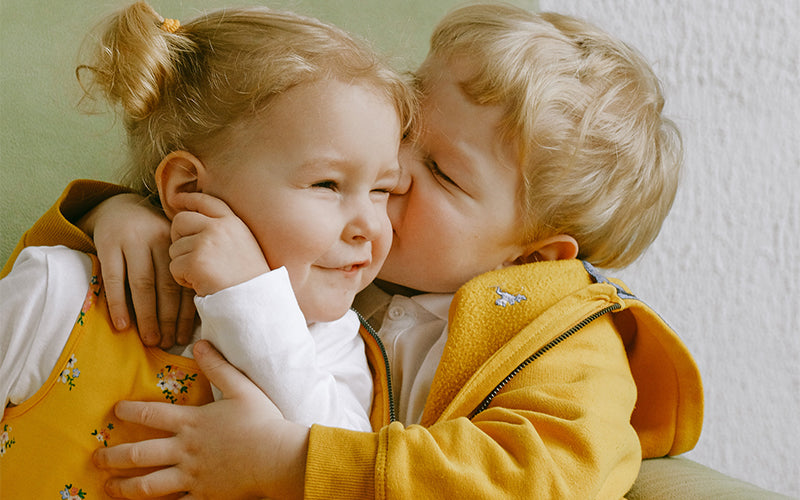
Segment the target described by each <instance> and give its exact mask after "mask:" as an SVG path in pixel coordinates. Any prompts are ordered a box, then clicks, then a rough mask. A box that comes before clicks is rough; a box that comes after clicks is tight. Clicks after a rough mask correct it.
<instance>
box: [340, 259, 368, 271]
mask: <svg viewBox="0 0 800 500" xmlns="http://www.w3.org/2000/svg"><path fill="white" fill-rule="evenodd" d="M368 265H369V261H367V260H365V261H363V262H356V263H355V264H350V265H347V266H343V267H339V268H337V269H338V270H339V271H344V272H346V273H350V272H353V271H358V270H360V269H364V268H365V267H367V266H368Z"/></svg>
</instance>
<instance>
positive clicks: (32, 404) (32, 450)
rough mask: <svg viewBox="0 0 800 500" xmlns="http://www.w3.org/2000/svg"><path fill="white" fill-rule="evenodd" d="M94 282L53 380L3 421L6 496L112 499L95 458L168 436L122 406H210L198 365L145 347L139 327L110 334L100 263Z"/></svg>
mask: <svg viewBox="0 0 800 500" xmlns="http://www.w3.org/2000/svg"><path fill="white" fill-rule="evenodd" d="M92 283H93V284H92V286H91V288H90V290H89V292H88V294H87V298H86V301H85V303H84V306H83V310H82V311H81V313H80V316H79V318H78V319H77V321H76V323H75V327H74V329H73V331H72V334H71V335H70V338H69V340H68V341H67V345H66V346H65V348H64V350H63V352H62V353H61V356H60V358H59V360H58V363H57V364H56V368H55V369H54V370H53V372H52V373H51V374H50V377H49V378H48V380H47V382H46V383H45V384H44V386H43V387H42V388H41V389H40V390H39V391H38V392H36V394H34V395H33V396H32V397H31V398H29V399H28V400H26V401H25V402H23V403H22V404H21V405H19V406H16V407H11V408H7V409H6V410H5V414H4V416H3V421H2V422H0V429H2V431H3V436H4V438H3V452H2V456H1V457H0V477H1V478H2V497H3V498H42V499H44V498H63V497H64V495H65V494H69V496H68V497H67V498H87V499H95V498H106V495H105V493H104V491H103V483H104V482H105V480H106V479H107V478H108V477H110V475H109V474H108V472H105V471H101V470H99V469H97V468H95V467H94V466H93V464H92V462H91V454H92V452H93V451H94V450H95V449H97V448H98V447H102V446H107V445H108V446H110V445H115V444H120V443H125V442H131V441H139V440H142V439H148V438H153V437H160V436H163V435H165V434H164V433H160V432H158V431H151V430H147V429H145V428H143V427H140V426H136V425H133V424H128V423H124V422H122V421H120V420H119V419H117V418H116V417H115V416H114V412H113V407H114V404H115V403H116V402H117V401H120V400H123V399H130V400H140V401H162V402H171V403H175V404H193V405H198V404H204V403H207V402H210V401H211V400H212V395H211V386H210V384H209V383H208V381H207V380H206V379H205V377H204V376H203V375H202V374H201V373H200V371H199V370H198V367H197V365H196V363H195V362H194V360H191V359H187V358H183V357H180V356H173V355H171V354H168V353H165V352H163V351H161V350H160V349H150V348H146V347H144V345H142V343H141V342H140V341H139V334H138V333H137V332H136V330H134V329H130V330H127V331H125V332H115V331H113V330H112V328H111V327H110V326H109V325H110V324H111V323H110V319H109V316H108V307H107V305H106V302H105V296H104V293H103V289H102V287H101V283H100V278H99V273H98V266H97V262H96V259H95V264H94V276H93V278H92ZM62 492H63V493H62ZM60 493H61V496H59V494H60ZM81 495H83V496H81Z"/></svg>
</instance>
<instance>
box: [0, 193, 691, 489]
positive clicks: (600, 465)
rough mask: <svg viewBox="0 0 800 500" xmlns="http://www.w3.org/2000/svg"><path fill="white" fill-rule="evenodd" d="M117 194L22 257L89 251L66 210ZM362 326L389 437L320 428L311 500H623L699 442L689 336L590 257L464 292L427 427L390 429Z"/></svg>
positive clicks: (507, 275)
mask: <svg viewBox="0 0 800 500" xmlns="http://www.w3.org/2000/svg"><path fill="white" fill-rule="evenodd" d="M120 191H121V189H120V188H116V187H113V186H109V185H105V184H102V183H96V182H92V181H78V182H77V183H73V184H72V185H70V186H69V187H68V188H67V189H66V190H65V192H64V194H63V195H62V198H61V199H60V200H59V201H58V202H57V204H56V205H55V206H54V207H53V208H51V210H50V211H49V212H48V213H47V214H45V215H44V216H43V217H42V219H40V220H39V221H38V222H37V223H36V225H35V226H34V227H33V228H32V229H31V230H30V231H28V233H26V235H25V236H24V237H23V239H22V240H21V241H20V245H19V246H18V248H17V251H18V250H20V249H21V248H22V247H24V246H26V245H34V244H35V245H54V244H66V245H69V246H71V247H73V248H77V249H81V250H91V248H92V243H91V240H90V239H89V238H88V237H87V236H86V235H83V234H82V233H80V231H79V230H77V229H76V228H74V227H73V226H71V225H70V224H69V222H68V221H67V220H66V219H65V218H64V215H67V216H68V217H69V218H77V217H79V216H80V215H81V214H82V213H84V212H85V211H87V210H88V209H90V208H92V206H94V204H96V203H98V202H99V201H101V200H102V199H103V198H105V197H107V196H110V195H111V194H114V193H115V192H120ZM15 255H16V251H15V254H14V256H15ZM14 256H12V258H11V259H10V262H11V261H13V259H14ZM8 266H9V265H8V264H7V266H6V267H7V268H8ZM4 272H6V269H4ZM362 330H363V329H362ZM362 334H363V335H364V338H365V341H366V342H367V350H368V356H369V359H370V363H371V366H372V368H373V373H374V380H375V386H374V392H375V397H374V400H373V408H372V416H371V418H372V424H373V428H374V429H376V430H377V432H373V433H360V432H354V431H347V430H343V429H335V428H326V427H323V426H313V427H312V429H311V436H310V440H309V451H308V457H307V466H306V488H305V494H306V496H307V497H308V498H339V499H344V498H414V499H417V498H459V497H465V498H527V497H535V498H621V497H622V496H624V494H625V493H626V492H627V490H628V489H629V488H630V486H631V485H632V484H633V482H634V480H635V479H636V475H637V473H638V470H639V465H640V461H641V458H643V457H644V458H650V457H657V456H664V455H675V454H680V453H683V452H685V451H688V450H690V449H691V448H692V447H694V445H695V444H696V442H697V439H698V438H699V435H700V429H701V426H702V413H703V402H702V387H701V382H700V376H699V373H698V370H697V367H696V365H695V363H694V361H693V359H692V357H691V355H690V354H689V353H688V351H687V349H686V347H685V346H684V344H683V343H682V342H681V340H680V339H679V338H678V336H677V335H676V334H675V333H674V332H673V331H672V330H671V329H670V328H669V327H668V326H667V325H666V323H665V322H664V321H663V320H662V319H661V318H660V317H659V316H658V315H657V314H656V313H655V312H653V311H652V310H651V309H650V308H649V307H648V306H646V305H645V304H644V303H642V302H641V301H639V300H637V299H636V298H635V297H633V296H632V295H631V294H630V293H629V292H628V291H627V289H625V288H624V286H623V285H622V284H621V283H619V282H612V281H608V280H606V279H605V278H603V277H602V276H599V275H598V274H597V273H596V271H595V270H594V269H592V268H591V266H588V265H585V264H584V263H582V262H580V261H577V260H568V261H558V262H543V263H535V264H529V265H524V266H515V267H510V268H507V269H504V270H500V271H494V272H490V273H487V274H484V275H481V276H478V277H476V278H475V279H473V280H471V281H470V282H469V283H467V284H466V285H465V286H464V287H462V288H461V289H460V290H459V291H458V292H457V294H456V296H455V298H454V299H453V303H452V304H451V307H450V317H449V332H448V341H447V344H446V347H445V350H444V353H443V355H442V360H441V362H440V365H439V367H438V369H437V372H436V375H435V377H434V380H433V383H432V386H431V392H430V395H429V397H428V401H427V403H426V407H425V411H424V414H423V418H422V422H421V425H411V426H408V427H404V426H403V425H402V424H400V423H398V422H391V420H392V411H393V410H392V408H391V405H390V403H389V402H390V400H391V397H390V396H391V387H390V385H389V384H388V382H387V381H388V380H389V377H388V374H387V366H388V365H387V363H386V361H385V359H384V355H383V353H382V350H383V349H382V346H381V345H380V342H379V340H378V339H377V336H375V335H373V334H370V333H368V332H366V331H365V332H362Z"/></svg>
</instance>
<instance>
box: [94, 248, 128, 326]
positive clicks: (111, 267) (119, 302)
mask: <svg viewBox="0 0 800 500" xmlns="http://www.w3.org/2000/svg"><path fill="white" fill-rule="evenodd" d="M97 257H98V259H99V260H100V266H101V269H102V273H103V286H104V288H105V292H106V300H107V301H108V312H109V314H110V315H111V321H112V322H113V323H114V328H116V329H117V330H124V329H126V328H128V327H129V326H130V324H131V315H130V312H129V309H128V294H127V292H126V288H125V285H126V283H125V258H124V257H123V255H122V253H120V252H103V251H101V250H100V249H98V253H97Z"/></svg>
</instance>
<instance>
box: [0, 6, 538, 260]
mask: <svg viewBox="0 0 800 500" xmlns="http://www.w3.org/2000/svg"><path fill="white" fill-rule="evenodd" d="M128 3H129V2H127V1H117V0H113V1H112V0H81V1H56V2H45V1H43V0H0V213H1V214H2V217H0V262H4V261H5V260H6V258H7V257H8V255H9V253H10V252H11V250H12V248H13V246H14V245H15V244H16V241H17V240H18V239H19V236H20V235H21V234H22V232H23V231H24V230H25V229H26V228H27V227H29V226H30V225H31V224H32V223H33V222H34V221H35V220H36V219H37V218H38V217H39V216H40V215H41V214H42V212H44V211H45V210H46V209H47V208H48V207H49V206H50V205H51V204H52V203H53V202H54V201H55V199H56V198H57V197H58V195H59V193H60V192H61V191H62V189H63V188H64V186H65V185H66V184H67V183H68V182H69V181H70V180H72V179H75V178H82V177H87V178H94V179H103V180H113V179H114V178H115V177H116V168H117V167H118V166H119V165H120V164H121V163H122V161H123V159H124V148H123V142H122V140H121V135H120V128H121V127H119V126H115V123H114V119H113V116H110V115H103V116H86V115H84V114H81V113H79V112H78V111H77V110H76V109H75V104H76V103H77V101H78V99H79V97H80V89H79V87H78V85H77V82H76V80H75V77H74V71H75V64H76V62H77V54H78V50H79V47H80V44H81V42H82V40H83V38H84V36H85V34H86V32H87V31H88V30H89V29H90V28H91V27H92V26H94V25H95V24H96V23H97V22H98V21H99V20H100V19H102V18H103V17H104V15H105V14H107V13H108V12H110V11H113V10H115V9H117V8H119V7H122V6H125V5H127V4H128ZM259 3H261V4H266V5H269V6H273V7H281V8H291V9H293V10H296V11H298V12H302V13H304V14H309V15H313V16H316V17H319V18H322V19H324V20H326V21H330V22H333V23H335V24H337V25H339V26H341V27H343V28H345V29H348V30H350V31H352V32H355V33H358V34H360V35H362V36H364V37H366V38H368V39H369V40H371V41H372V42H373V43H374V44H375V46H376V48H378V49H379V50H380V51H382V52H384V53H387V54H389V55H391V56H393V57H397V58H398V63H397V65H398V67H399V68H401V69H410V68H413V67H414V65H415V64H417V63H418V62H419V61H421V60H422V58H423V57H424V54H425V51H426V48H427V38H428V35H429V34H430V32H431V30H432V28H433V26H434V24H435V23H436V21H437V20H438V19H439V18H440V17H441V16H442V15H443V14H444V13H445V12H446V11H447V10H448V9H450V8H451V7H452V6H454V5H457V4H459V3H461V2H460V0H433V1H431V0H295V1H287V0H280V1H278V0H276V1H273V2H255V1H252V0H250V1H247V0H233V1H231V0H193V1H189V0H183V1H181V0H152V2H151V5H153V6H154V7H155V8H156V10H158V11H159V13H161V14H162V15H163V16H165V17H171V18H177V19H184V20H186V19H190V18H191V17H193V16H194V15H195V14H196V13H197V12H198V11H199V10H202V9H208V8H217V7H223V6H226V5H227V6H232V5H245V4H251V5H252V4H259ZM515 3H517V4H519V5H522V6H525V7H528V8H534V7H535V5H536V0H519V1H516V2H515Z"/></svg>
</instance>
